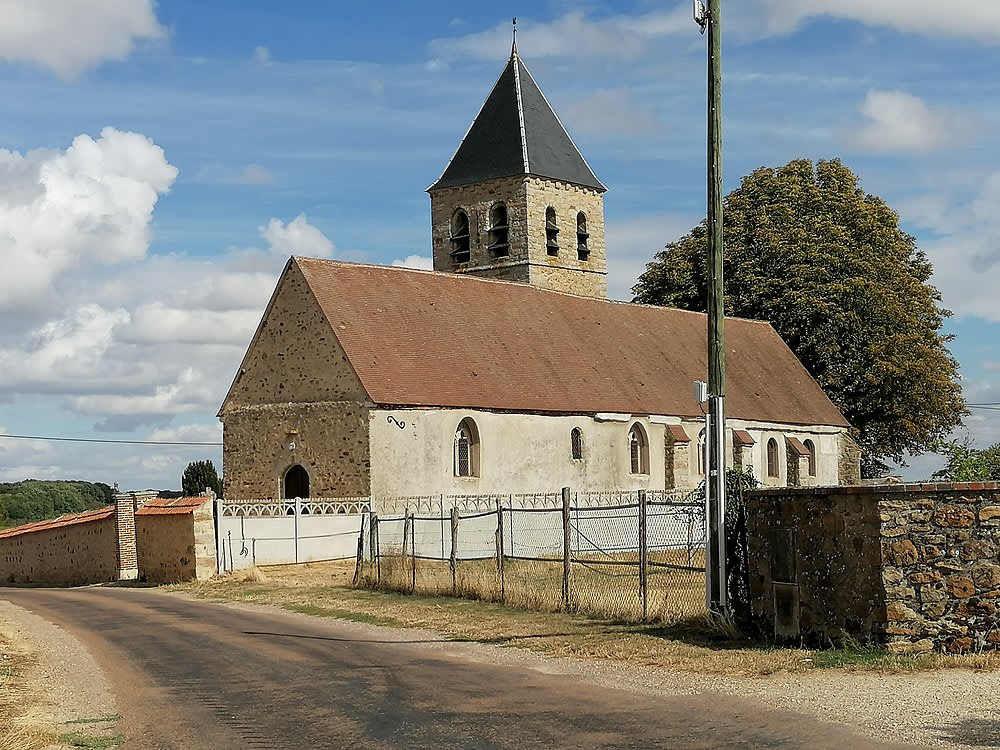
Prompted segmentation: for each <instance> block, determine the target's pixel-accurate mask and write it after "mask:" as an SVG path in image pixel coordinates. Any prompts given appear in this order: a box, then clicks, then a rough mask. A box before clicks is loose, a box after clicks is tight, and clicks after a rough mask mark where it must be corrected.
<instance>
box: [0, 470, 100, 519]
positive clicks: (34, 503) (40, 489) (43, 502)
mask: <svg viewBox="0 0 1000 750" xmlns="http://www.w3.org/2000/svg"><path fill="white" fill-rule="evenodd" d="M110 502H111V488H110V487H109V486H108V485H106V484H104V483H103V482H97V483H93V482H80V481H41V480H37V479H28V480H25V481H23V482H12V483H3V484H0V525H8V526H20V525H21V524H24V523H32V522H34V521H44V520H45V519H48V518H58V517H59V516H62V515H65V514H67V513H82V512H83V511H86V510H93V509H95V508H101V507H103V506H105V505H107V504H108V503H110Z"/></svg>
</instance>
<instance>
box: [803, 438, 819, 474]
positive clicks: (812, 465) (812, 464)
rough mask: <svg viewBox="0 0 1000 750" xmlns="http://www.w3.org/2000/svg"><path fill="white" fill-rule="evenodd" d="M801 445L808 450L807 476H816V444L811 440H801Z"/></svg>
mask: <svg viewBox="0 0 1000 750" xmlns="http://www.w3.org/2000/svg"><path fill="white" fill-rule="evenodd" d="M802 445H804V446H805V447H806V450H807V451H809V456H808V459H809V476H811V477H814V476H816V444H815V443H814V442H813V441H812V440H803V441H802Z"/></svg>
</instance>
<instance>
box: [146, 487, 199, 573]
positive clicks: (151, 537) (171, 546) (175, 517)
mask: <svg viewBox="0 0 1000 750" xmlns="http://www.w3.org/2000/svg"><path fill="white" fill-rule="evenodd" d="M213 503H214V501H213V500H212V499H210V498H206V500H205V502H204V503H203V504H202V505H201V506H200V507H198V508H196V509H195V510H194V512H193V513H169V514H145V513H139V514H137V515H136V517H135V527H136V543H137V544H136V546H137V549H138V553H139V555H138V556H139V575H140V577H141V578H142V579H143V580H144V581H147V582H148V583H177V582H179V581H191V580H203V579H206V578H211V577H212V576H213V575H215V572H216V552H215V521H214V515H213Z"/></svg>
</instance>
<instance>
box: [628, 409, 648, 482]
mask: <svg viewBox="0 0 1000 750" xmlns="http://www.w3.org/2000/svg"><path fill="white" fill-rule="evenodd" d="M628 449H629V463H630V467H629V468H630V471H631V472H632V473H633V474H648V473H649V441H648V440H646V431H645V430H644V429H642V425H641V424H639V423H638V422H636V423H635V424H633V425H632V428H631V429H630V430H629V431H628Z"/></svg>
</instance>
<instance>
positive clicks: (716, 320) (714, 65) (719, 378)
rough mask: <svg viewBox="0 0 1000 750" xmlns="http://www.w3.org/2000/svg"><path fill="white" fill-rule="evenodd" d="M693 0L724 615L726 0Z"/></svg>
mask: <svg viewBox="0 0 1000 750" xmlns="http://www.w3.org/2000/svg"><path fill="white" fill-rule="evenodd" d="M693 1H694V17H695V21H696V22H697V23H698V24H699V25H700V26H701V29H702V32H703V33H704V32H705V31H706V30H707V31H708V401H709V432H708V434H707V435H706V436H705V439H706V442H707V443H709V444H710V447H709V450H708V451H707V453H708V461H709V463H708V468H707V473H706V476H705V484H706V487H707V489H708V493H707V494H708V508H707V511H708V550H707V551H708V560H707V574H708V587H707V600H708V606H709V609H710V610H711V611H713V612H718V613H719V614H723V615H726V614H728V610H729V603H728V596H727V591H726V588H727V587H726V578H727V576H726V439H725V436H726V416H725V400H726V349H725V333H724V327H725V310H724V306H723V295H724V284H723V272H722V0H708V8H707V9H706V8H705V7H704V5H703V4H702V2H701V0H693Z"/></svg>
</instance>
